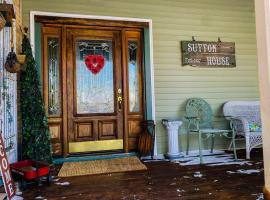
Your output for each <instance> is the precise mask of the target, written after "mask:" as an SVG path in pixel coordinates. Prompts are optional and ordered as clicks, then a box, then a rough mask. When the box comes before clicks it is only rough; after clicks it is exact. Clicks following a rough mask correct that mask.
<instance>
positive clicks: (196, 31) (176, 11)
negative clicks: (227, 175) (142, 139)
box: [23, 0, 258, 153]
mask: <svg viewBox="0 0 270 200" xmlns="http://www.w3.org/2000/svg"><path fill="white" fill-rule="evenodd" d="M30 10H36V11H50V12H62V13H76V14H88V15H103V16H118V17H135V18H148V19H152V20H153V40H154V43H153V45H154V67H155V68H154V73H155V77H154V81H155V100H156V108H155V110H156V118H157V123H158V124H157V139H158V140H157V143H158V153H164V152H166V151H167V147H166V142H167V140H166V134H165V131H164V128H163V127H162V125H161V124H160V120H161V119H162V118H167V117H181V116H183V115H185V112H184V109H185V107H184V105H185V102H186V100H187V98H189V97H194V96H199V97H203V98H205V99H206V100H207V101H208V102H209V103H210V104H211V106H212V107H213V110H214V113H215V115H220V114H221V110H222V104H223V103H224V102H225V101H228V100H255V99H258V78H257V60H256V59H257V58H256V34H255V17H254V5H253V0H237V1H235V0H203V1H201V0H155V1H153V0H129V1H126V0H114V1H111V0H77V1H74V0H65V1H62V0H46V1H36V0H24V1H23V23H24V25H26V26H29V13H30ZM192 36H195V38H196V39H197V40H209V41H216V40H217V38H218V37H220V38H221V40H222V41H228V42H235V45H236V62H237V67H236V68H230V69H222V68H221V69H220V68H219V69H217V68H216V69H209V68H205V69H202V68H192V67H182V66H181V55H180V41H181V40H190V39H191V37H192ZM215 125H216V126H223V127H226V125H227V124H226V123H225V122H224V120H221V119H216V120H215ZM181 132H182V133H184V132H185V129H184V127H182V129H181ZM181 137H182V138H181V142H180V143H181V145H182V148H183V149H184V148H185V145H186V144H185V136H184V135H183V136H181ZM196 141H197V140H196V137H195V136H194V137H193V139H192V148H193V149H196V148H197V146H198V145H197V142H196ZM216 144H217V146H218V147H219V148H225V147H226V145H227V143H226V142H224V140H222V139H220V140H218V141H217V143H216ZM207 147H208V144H207V143H206V144H205V148H207Z"/></svg>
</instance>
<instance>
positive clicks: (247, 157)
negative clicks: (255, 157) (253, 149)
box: [246, 149, 250, 160]
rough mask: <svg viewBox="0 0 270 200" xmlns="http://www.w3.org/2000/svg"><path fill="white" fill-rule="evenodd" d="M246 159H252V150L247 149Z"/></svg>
mask: <svg viewBox="0 0 270 200" xmlns="http://www.w3.org/2000/svg"><path fill="white" fill-rule="evenodd" d="M246 159H248V160H250V150H249V149H246Z"/></svg>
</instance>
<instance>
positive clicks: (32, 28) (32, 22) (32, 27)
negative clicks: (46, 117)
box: [30, 11, 157, 155]
mask: <svg viewBox="0 0 270 200" xmlns="http://www.w3.org/2000/svg"><path fill="white" fill-rule="evenodd" d="M35 16H50V17H66V18H79V19H99V20H113V21H130V22H145V23H148V28H149V43H150V44H149V45H150V73H151V81H150V82H151V97H152V99H151V101H152V118H153V120H154V121H156V112H155V92H154V91H155V90H154V88H155V87H154V56H153V26H152V19H141V18H127V17H113V16H98V15H82V14H71V13H57V12H43V11H30V42H31V45H32V50H33V55H35V54H34V50H35ZM154 155H157V140H156V138H155V144H154Z"/></svg>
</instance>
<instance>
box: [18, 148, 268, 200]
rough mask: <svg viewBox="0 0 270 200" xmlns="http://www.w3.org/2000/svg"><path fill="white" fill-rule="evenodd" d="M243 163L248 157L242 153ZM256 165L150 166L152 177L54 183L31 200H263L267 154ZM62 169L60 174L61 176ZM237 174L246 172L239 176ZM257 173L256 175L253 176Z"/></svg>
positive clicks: (32, 193) (35, 190) (33, 191)
mask: <svg viewBox="0 0 270 200" xmlns="http://www.w3.org/2000/svg"><path fill="white" fill-rule="evenodd" d="M237 153H238V155H239V158H240V159H244V158H245V152H244V151H242V150H241V151H238V152H237ZM251 157H252V159H251V161H250V164H244V165H218V166H208V165H207V164H206V165H188V166H180V165H179V164H177V163H172V162H169V161H152V162H151V161H150V162H149V161H147V162H144V164H145V165H146V166H147V168H148V170H147V171H140V172H127V173H113V174H105V175H92V176H80V177H71V178H60V179H59V178H57V177H54V182H52V184H51V186H50V187H47V186H45V185H44V186H41V187H38V186H34V187H32V188H29V189H28V190H27V192H24V194H23V196H24V198H25V199H50V200H51V199H55V200H56V199H57V200H59V199H80V200H84V199H85V200H86V199H100V200H103V199H123V200H131V199H133V200H135V199H137V200H138V199H162V200H164V199H184V200H185V199H208V200H210V199H222V200H225V199H238V200H249V199H250V200H255V199H258V200H259V199H260V198H259V196H260V195H261V194H262V188H263V186H264V176H263V161H262V151H261V149H255V150H253V151H252V153H251ZM59 169H60V165H57V166H56V168H55V170H54V172H53V173H54V174H57V172H58V170H59ZM237 170H242V171H238V173H234V172H237ZM249 173H252V174H249Z"/></svg>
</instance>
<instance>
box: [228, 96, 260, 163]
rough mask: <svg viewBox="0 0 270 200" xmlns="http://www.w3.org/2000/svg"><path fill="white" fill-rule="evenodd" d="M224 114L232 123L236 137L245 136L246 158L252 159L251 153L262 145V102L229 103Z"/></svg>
mask: <svg viewBox="0 0 270 200" xmlns="http://www.w3.org/2000/svg"><path fill="white" fill-rule="evenodd" d="M223 113H224V116H225V117H226V119H228V120H230V121H231V126H232V128H234V130H235V135H236V137H237V136H244V138H245V140H246V158H247V159H250V151H251V150H252V149H253V148H254V147H256V146H258V145H261V144H262V132H261V117H260V102H259V101H228V102H226V103H225V104H224V106H223Z"/></svg>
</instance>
